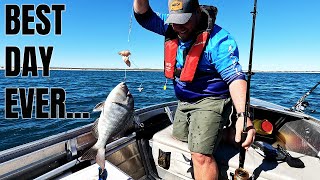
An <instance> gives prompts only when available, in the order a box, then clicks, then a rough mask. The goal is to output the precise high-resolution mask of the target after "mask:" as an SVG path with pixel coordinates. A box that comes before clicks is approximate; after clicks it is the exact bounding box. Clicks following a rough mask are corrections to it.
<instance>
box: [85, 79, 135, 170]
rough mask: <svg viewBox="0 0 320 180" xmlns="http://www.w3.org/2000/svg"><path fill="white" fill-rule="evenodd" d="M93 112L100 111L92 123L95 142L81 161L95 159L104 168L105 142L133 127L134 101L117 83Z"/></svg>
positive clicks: (127, 90) (122, 85) (126, 90)
mask: <svg viewBox="0 0 320 180" xmlns="http://www.w3.org/2000/svg"><path fill="white" fill-rule="evenodd" d="M94 111H101V114H100V117H99V118H98V119H97V120H96V121H95V122H94V125H93V129H92V134H93V135H94V136H95V137H96V138H97V139H98V140H97V142H96V143H95V144H94V145H93V146H92V147H91V148H90V149H89V150H88V151H86V152H85V153H84V154H83V155H82V156H81V160H91V159H96V162H97V164H98V165H99V166H100V168H101V169H102V170H103V169H104V168H105V151H106V149H105V147H106V143H107V141H108V140H109V139H110V138H111V137H113V136H115V135H118V134H119V133H121V132H122V131H123V130H125V129H128V127H130V126H132V125H133V122H134V120H133V112H134V100H133V96H132V95H131V93H130V91H129V89H128V87H127V85H126V83H125V82H121V83H119V84H118V85H117V86H116V87H115V88H114V89H113V90H112V91H111V92H110V93H109V95H108V96H107V99H106V100H105V101H104V102H101V103H99V104H97V105H96V106H95V108H94Z"/></svg>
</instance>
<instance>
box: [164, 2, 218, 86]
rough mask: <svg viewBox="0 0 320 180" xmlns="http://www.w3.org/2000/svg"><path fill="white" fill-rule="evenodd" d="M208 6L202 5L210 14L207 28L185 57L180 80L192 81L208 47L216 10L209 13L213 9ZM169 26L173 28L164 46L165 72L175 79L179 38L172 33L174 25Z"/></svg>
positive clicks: (199, 35)
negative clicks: (202, 55)
mask: <svg viewBox="0 0 320 180" xmlns="http://www.w3.org/2000/svg"><path fill="white" fill-rule="evenodd" d="M206 8H207V7H202V11H203V12H205V13H206V14H207V15H208V26H207V29H206V30H205V31H203V32H201V33H200V34H198V36H197V38H196V40H195V42H194V43H193V45H192V46H191V49H190V50H189V52H188V54H187V56H186V58H185V62H184V66H183V68H182V71H181V74H180V81H184V82H191V81H192V80H193V78H194V76H195V73H196V70H197V67H198V63H199V60H200V57H201V54H202V52H203V51H204V48H205V47H206V44H207V42H208V40H209V37H210V31H211V29H212V27H213V24H214V20H215V15H216V12H214V13H212V12H211V13H209V12H208V11H207V10H211V9H206ZM212 16H214V17H212ZM169 28H171V30H168V32H169V35H168V34H166V41H165V47H164V74H165V76H166V78H169V79H173V78H174V76H175V70H176V62H177V61H176V56H177V50H178V43H179V40H178V37H177V36H176V34H174V35H173V34H172V33H174V32H173V30H172V27H169ZM169 36H170V37H169Z"/></svg>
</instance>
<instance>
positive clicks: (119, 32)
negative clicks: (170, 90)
mask: <svg viewBox="0 0 320 180" xmlns="http://www.w3.org/2000/svg"><path fill="white" fill-rule="evenodd" d="M21 2H23V3H24V4H35V5H38V4H41V3H45V4H48V5H51V4H65V5H66V11H65V12H63V14H62V35H61V36H59V35H54V34H53V31H51V33H50V35H47V36H40V35H34V36H30V35H29V36H26V35H24V36H22V35H21V31H20V33H19V34H18V35H14V36H6V35H5V32H4V25H5V22H4V19H5V18H4V16H5V13H4V8H5V4H18V5H21V4H22V3H21ZM132 2H133V1H132V0H122V1H119V0H117V1H107V0H91V1H84V0H55V1H48V0H42V1H39V0H24V1H18V2H17V1H14V0H1V2H0V9H1V11H0V12H1V15H0V16H1V17H0V24H1V28H0V36H1V41H0V57H1V61H0V66H4V65H5V60H4V59H5V54H4V53H5V51H4V50H5V46H17V47H20V50H21V51H22V53H23V48H22V47H24V46H36V47H38V46H49V45H52V46H54V51H53V55H52V59H51V63H50V66H51V67H93V68H94V67H97V68H98V67H99V68H126V65H125V64H124V62H123V61H122V59H121V57H120V56H119V55H118V51H120V50H124V49H129V50H130V51H131V53H132V55H131V60H132V62H133V63H134V65H133V66H131V67H132V68H162V66H163V37H161V36H158V35H156V34H154V33H152V32H149V31H147V30H145V29H143V28H142V27H140V26H139V25H138V24H137V22H136V21H135V19H134V18H133V20H132V30H131V34H130V41H129V42H128V31H129V22H130V18H131V14H132ZM150 4H151V6H152V8H153V9H154V10H155V11H158V12H164V13H166V12H167V1H166V0H150ZM200 4H207V5H215V6H216V7H218V10H219V12H218V16H217V20H216V23H217V24H219V25H220V26H222V27H224V28H225V29H227V30H228V31H229V32H230V33H231V34H232V35H233V36H234V38H235V39H236V41H237V43H238V46H239V51H240V63H241V64H242V66H243V69H247V68H248V59H249V48H250V38H251V26H252V15H251V14H250V12H251V11H252V9H253V0H246V1H244V0H211V1H209V0H200ZM257 7H258V15H257V20H256V31H255V32H256V34H255V44H254V54H253V70H267V71H273V70H306V71H320V58H319V55H318V53H319V51H320V45H319V42H320V35H319V32H320V20H319V18H320V14H319V13H317V12H318V11H319V7H320V2H319V1H318V0H309V1H301V0H300V1H298V0H281V1H279V0H258V6H257ZM29 14H30V15H32V14H34V12H30V13H29ZM48 17H49V18H50V19H51V25H52V27H54V24H53V23H54V21H53V14H50V15H48ZM35 21H36V22H38V21H39V20H38V19H37V18H35ZM29 27H30V28H34V27H35V24H34V23H30V24H29ZM37 58H38V59H37V60H38V66H42V63H41V60H40V55H39V54H37Z"/></svg>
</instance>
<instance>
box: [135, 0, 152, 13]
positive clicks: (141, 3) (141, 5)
mask: <svg viewBox="0 0 320 180" xmlns="http://www.w3.org/2000/svg"><path fill="white" fill-rule="evenodd" d="M149 8H150V6H149V0H134V1H133V9H134V12H135V13H137V14H144V13H145V12H147V11H148V9H149Z"/></svg>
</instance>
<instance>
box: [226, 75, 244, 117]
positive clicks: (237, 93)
mask: <svg viewBox="0 0 320 180" xmlns="http://www.w3.org/2000/svg"><path fill="white" fill-rule="evenodd" d="M229 90H230V95H231V98H232V101H233V104H234V106H235V108H236V110H237V113H240V112H245V105H246V93H247V82H246V81H245V80H240V79H239V80H235V81H233V82H232V83H231V84H230V85H229Z"/></svg>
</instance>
